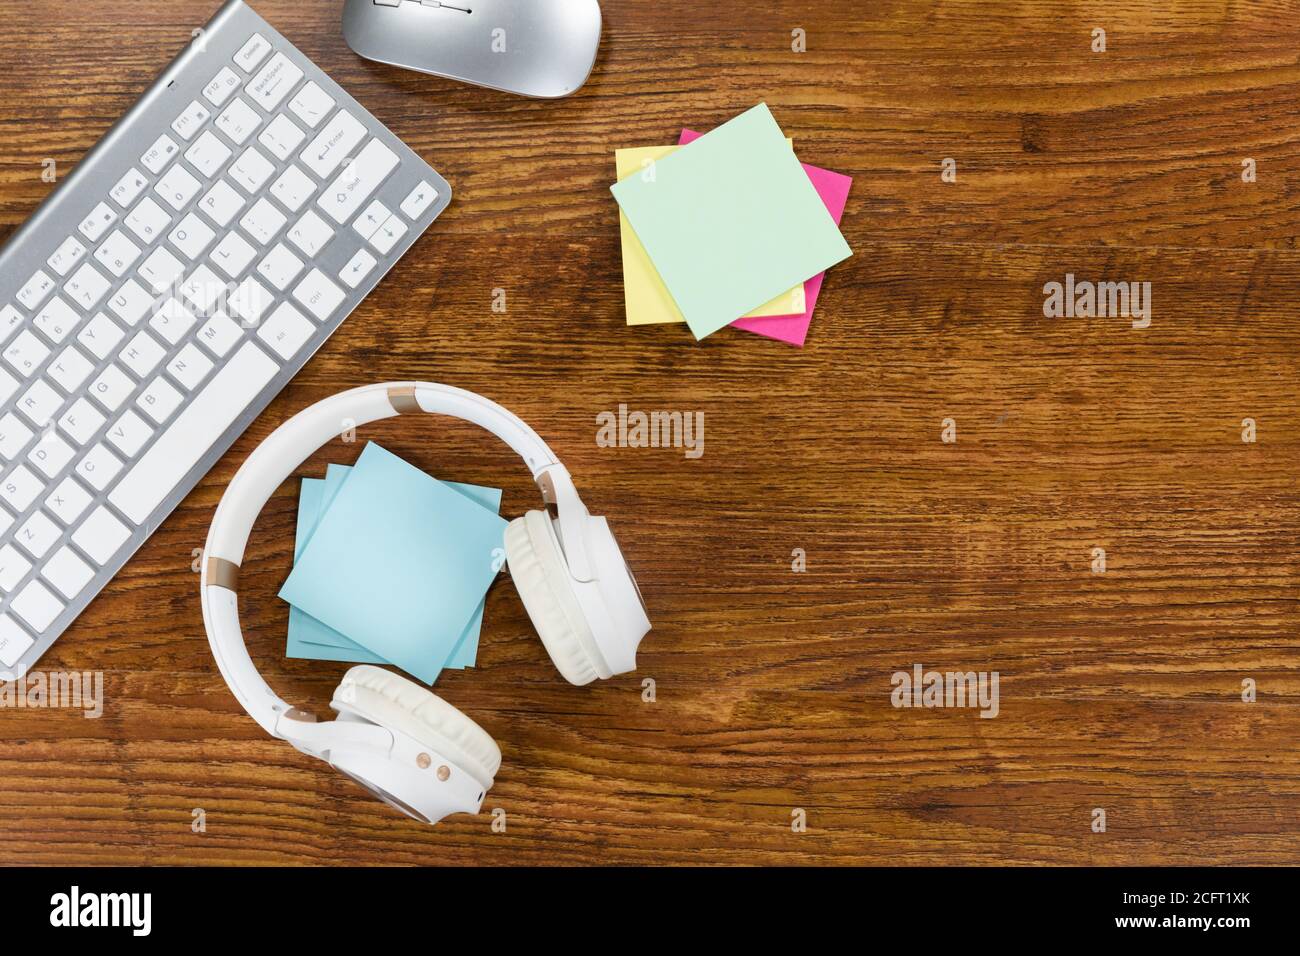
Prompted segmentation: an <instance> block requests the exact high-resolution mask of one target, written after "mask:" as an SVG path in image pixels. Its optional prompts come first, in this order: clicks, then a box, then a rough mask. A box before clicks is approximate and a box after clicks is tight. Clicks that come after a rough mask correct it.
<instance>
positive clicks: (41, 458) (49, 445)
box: [27, 432, 77, 557]
mask: <svg viewBox="0 0 1300 956" xmlns="http://www.w3.org/2000/svg"><path fill="white" fill-rule="evenodd" d="M76 454H77V453H76V452H75V451H74V450H73V449H72V446H71V445H69V444H68V443H67V442H65V441H64V440H63V439H62V438H60V437H59V436H58V435H56V434H54V432H47V433H46V434H45V435H44V436H42V438H41V440H40V441H38V442H37V443H36V447H35V448H33V449H32V450H31V451H30V452H29V453H28V455H27V460H28V461H30V462H31V463H32V464H33V465H35V466H36V470H37V471H40V472H42V473H43V474H44V475H45V477H46V478H57V477H58V475H59V472H61V471H63V469H64V467H65V466H66V465H67V464H68V462H70V461H72V459H73V457H74V456H75V455H76ZM38 557H39V556H38Z"/></svg>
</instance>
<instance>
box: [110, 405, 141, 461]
mask: <svg viewBox="0 0 1300 956" xmlns="http://www.w3.org/2000/svg"><path fill="white" fill-rule="evenodd" d="M152 434H153V429H152V428H150V427H149V426H148V425H147V424H145V421H144V419H143V418H141V417H140V416H139V415H137V414H136V413H135V412H132V411H127V412H124V413H123V414H122V417H121V418H119V419H118V420H117V421H116V422H114V423H113V424H112V425H110V426H109V429H108V434H106V435H105V436H104V437H105V438H107V439H108V441H109V444H111V445H113V446H114V447H116V448H117V450H118V451H120V452H121V453H122V454H123V455H125V456H126V457H127V458H134V457H135V455H136V454H137V453H138V452H139V451H140V449H141V448H143V447H144V445H145V442H147V441H148V440H149V436H150V435H152Z"/></svg>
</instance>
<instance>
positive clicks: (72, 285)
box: [63, 262, 113, 309]
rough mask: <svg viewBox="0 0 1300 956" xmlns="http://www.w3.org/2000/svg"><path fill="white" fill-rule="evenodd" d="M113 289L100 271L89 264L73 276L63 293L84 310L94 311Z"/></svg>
mask: <svg viewBox="0 0 1300 956" xmlns="http://www.w3.org/2000/svg"><path fill="white" fill-rule="evenodd" d="M111 288H113V284H112V283H111V282H109V281H108V280H107V279H105V278H104V276H103V275H102V274H101V273H100V271H99V270H98V269H96V268H95V267H94V266H92V265H91V264H90V263H89V262H87V263H86V264H85V265H83V266H82V267H81V268H80V269H78V270H77V271H76V272H74V273H73V274H72V278H71V279H69V280H68V282H67V284H66V285H65V286H64V287H63V291H64V292H66V293H67V294H68V298H70V299H72V301H73V302H76V303H77V304H78V305H80V306H81V307H82V308H83V309H93V308H94V307H95V306H96V304H98V302H99V300H100V299H102V298H104V296H105V295H107V294H108V290H109V289H111Z"/></svg>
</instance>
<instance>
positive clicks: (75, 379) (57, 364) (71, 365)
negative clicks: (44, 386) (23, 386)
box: [45, 345, 95, 395]
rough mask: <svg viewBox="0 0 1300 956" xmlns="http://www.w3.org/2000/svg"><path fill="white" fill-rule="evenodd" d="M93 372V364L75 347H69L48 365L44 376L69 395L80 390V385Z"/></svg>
mask: <svg viewBox="0 0 1300 956" xmlns="http://www.w3.org/2000/svg"><path fill="white" fill-rule="evenodd" d="M93 371H95V363H94V362H92V361H91V360H90V359H88V358H86V356H84V355H82V354H81V351H80V350H79V349H78V348H77V347H76V346H75V345H69V346H68V347H67V348H66V349H64V350H63V351H62V352H61V353H59V356H58V358H56V359H55V360H54V361H53V362H51V363H50V367H49V368H47V369H46V370H45V374H46V375H48V376H49V377H50V378H52V379H53V380H54V383H55V384H56V385H58V386H59V388H61V389H63V390H64V391H65V392H67V393H68V394H69V395H71V394H72V393H73V392H75V391H76V390H77V389H79V388H81V385H82V383H83V382H85V380H86V379H88V378H90V373H91V372H93Z"/></svg>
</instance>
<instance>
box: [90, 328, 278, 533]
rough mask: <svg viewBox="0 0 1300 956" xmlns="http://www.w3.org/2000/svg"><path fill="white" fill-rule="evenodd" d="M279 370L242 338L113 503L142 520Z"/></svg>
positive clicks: (138, 464)
mask: <svg viewBox="0 0 1300 956" xmlns="http://www.w3.org/2000/svg"><path fill="white" fill-rule="evenodd" d="M277 371H279V366H277V365H276V364H275V362H273V361H271V360H270V359H269V358H267V355H266V353H265V352H263V351H262V350H261V349H259V348H258V347H257V346H256V345H254V344H253V343H252V342H245V343H244V346H243V348H241V349H240V350H239V351H238V352H236V353H235V356H234V358H232V359H231V360H230V361H229V362H227V363H226V364H225V366H223V367H222V369H221V371H219V372H217V374H216V377H215V378H213V379H212V381H210V382H208V384H207V385H206V386H204V388H203V391H201V392H199V394H198V395H197V396H195V397H194V399H193V401H192V402H191V403H190V405H189V406H188V407H187V408H186V409H185V410H184V411H182V412H181V413H180V415H178V416H177V417H176V420H175V421H174V422H172V424H171V426H170V427H169V428H168V429H167V430H166V431H165V432H163V433H162V434H161V435H159V436H158V440H157V441H155V442H154V443H153V445H152V446H151V447H150V448H149V450H148V451H147V452H145V453H144V456H143V457H141V459H140V460H139V461H138V462H136V463H135V465H134V466H133V467H132V468H131V470H130V471H128V472H127V473H126V477H125V478H123V479H122V480H121V481H120V482H118V485H117V487H116V488H114V489H113V491H112V492H111V493H110V494H109V496H108V500H109V502H110V503H111V504H112V505H113V507H115V508H116V509H117V510H118V511H120V512H122V514H124V515H126V516H127V517H128V518H130V519H131V520H132V521H133V522H134V523H136V524H138V525H139V524H144V522H145V520H146V519H147V518H148V517H149V515H151V514H153V511H154V509H155V508H157V507H158V505H160V504H162V501H163V499H164V498H166V497H167V496H168V495H169V494H171V492H172V490H173V489H175V487H176V484H177V482H179V481H180V480H181V479H182V478H184V477H185V474H186V472H188V471H189V470H190V469H191V468H193V467H194V466H195V465H196V464H198V462H199V459H200V458H202V457H203V454H204V452H206V451H207V450H208V449H209V448H211V447H212V444H213V442H215V441H216V440H217V439H218V438H220V437H221V433H222V432H224V431H225V430H226V429H227V428H229V427H230V425H231V423H233V422H234V420H235V419H236V418H238V417H239V415H240V413H242V412H243V411H244V410H245V409H246V408H248V404H249V403H250V402H251V401H252V400H253V399H254V398H256V397H257V393H258V392H260V391H261V390H262V389H263V388H265V387H266V385H267V383H268V382H270V381H271V379H272V378H274V377H275V373H276V372H277Z"/></svg>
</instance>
